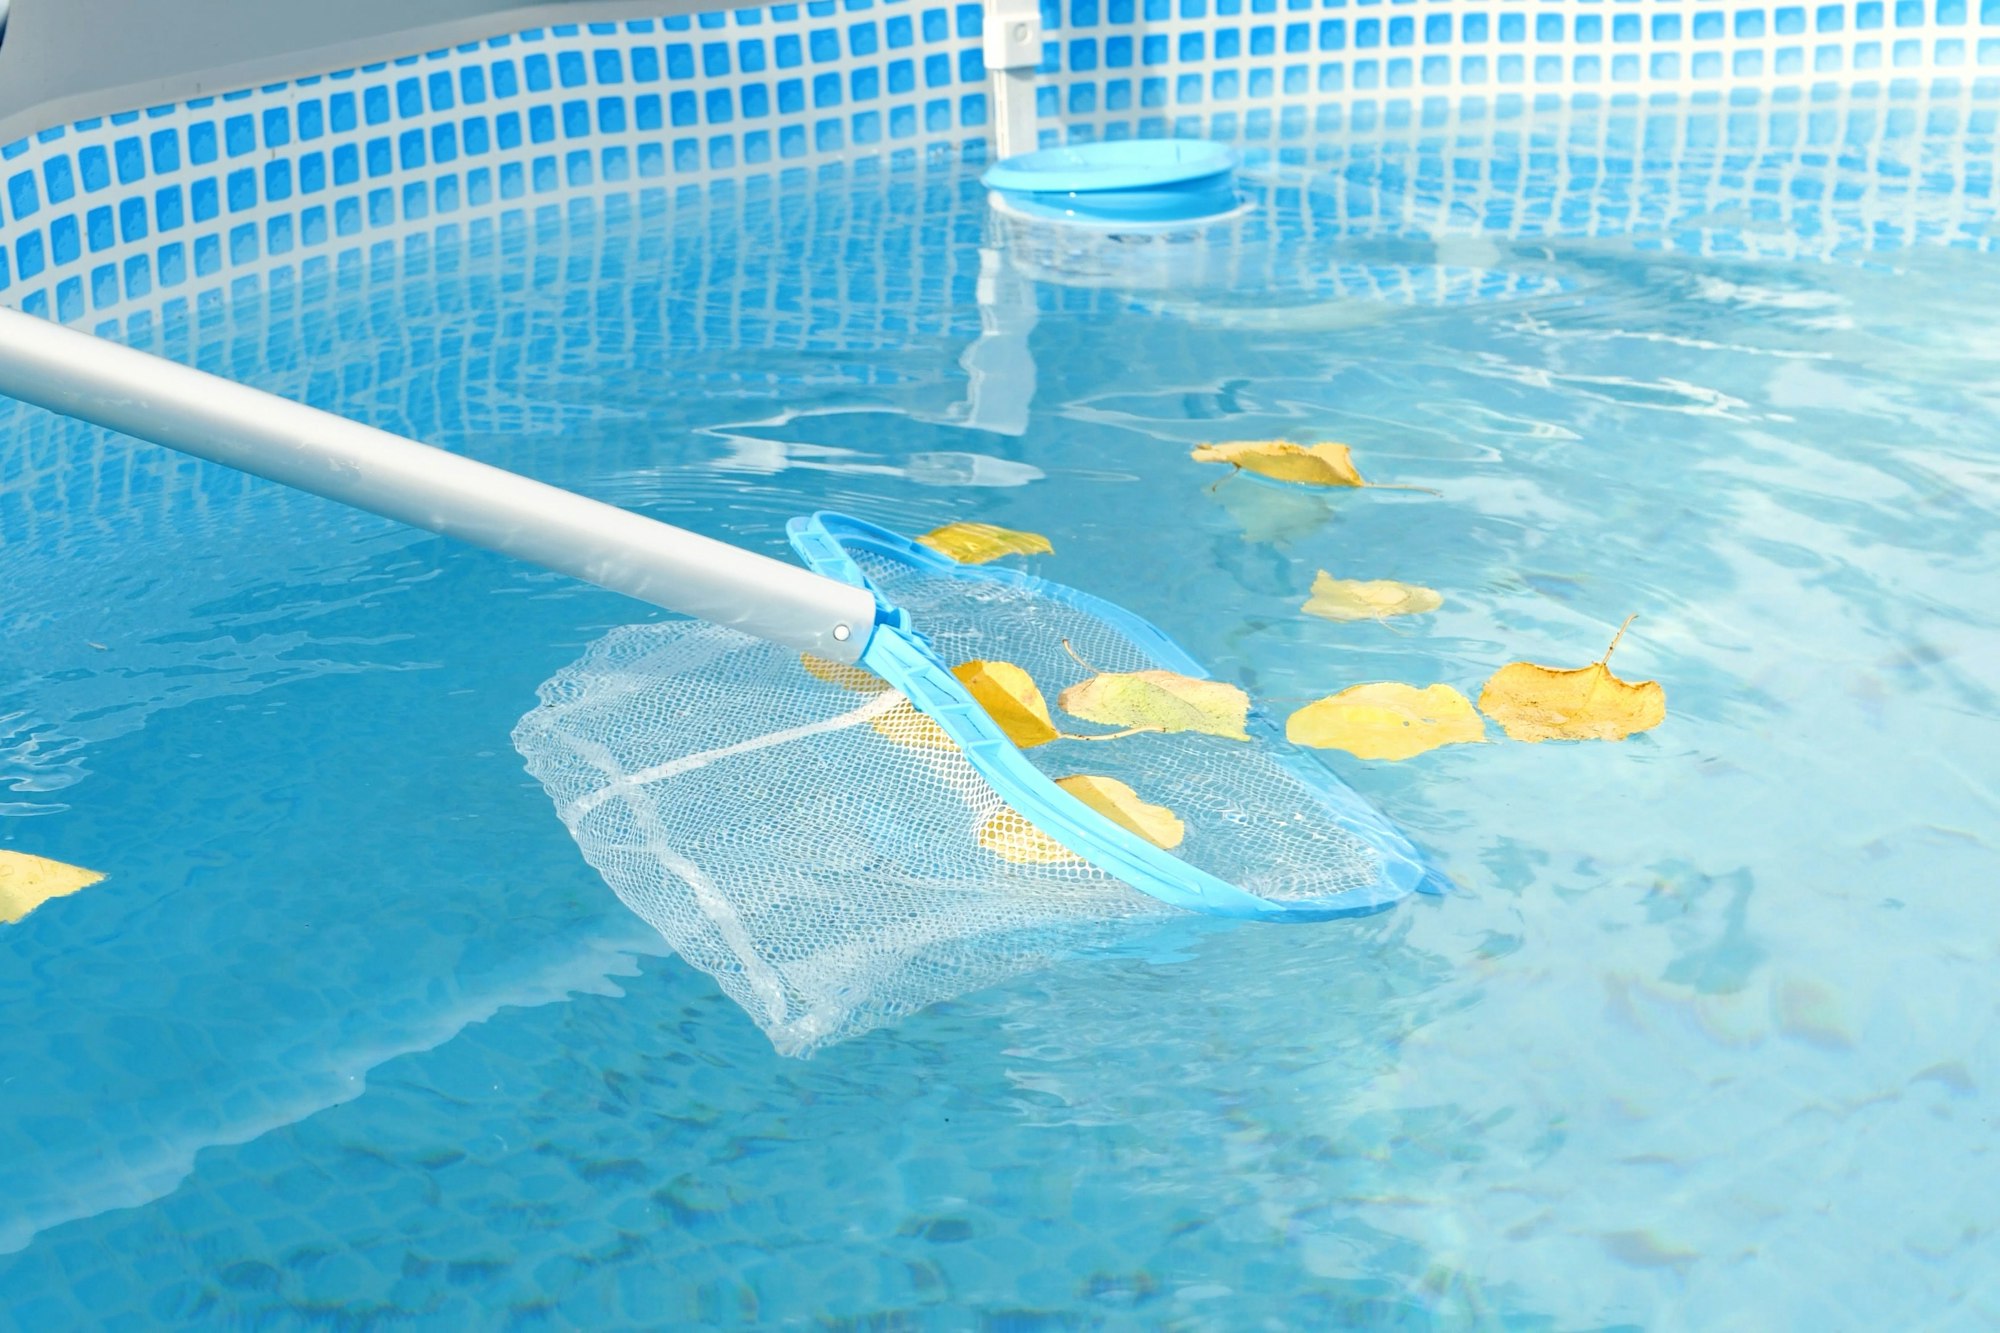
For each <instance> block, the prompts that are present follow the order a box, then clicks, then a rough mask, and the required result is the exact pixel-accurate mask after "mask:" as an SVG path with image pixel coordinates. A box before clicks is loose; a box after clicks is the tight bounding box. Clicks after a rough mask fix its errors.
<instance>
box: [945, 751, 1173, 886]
mask: <svg viewBox="0 0 2000 1333" xmlns="http://www.w3.org/2000/svg"><path fill="white" fill-rule="evenodd" d="M1056 785H1057V786H1058V787H1061V788H1062V789H1063V790H1064V791H1066V792H1068V793H1069V794H1070V795H1072V796H1074V797H1076V798H1077V799H1078V800H1079V801H1082V802H1083V803H1084V804H1085V805H1087V806H1089V807H1090V808H1091V809H1092V810H1095V811H1096V812H1097V813H1098V814H1100V815H1103V816H1104V817H1105V818H1106V819H1108V820H1110V821H1111V822H1112V823H1114V824H1117V825H1119V826H1120V827H1121V828H1124V829H1126V830H1127V831H1128V832H1131V833H1135V834H1137V835H1138V836H1139V837H1142V838H1144V839H1145V840H1146V841H1147V842H1150V843H1152V844H1153V845H1154V846H1155V847H1159V848H1162V849H1164V850H1172V849H1173V848H1175V847H1178V846H1180V843H1181V839H1182V838H1183V837H1185V836H1186V834H1187V826H1186V825H1184V824H1182V823H1181V821H1180V817H1179V816H1177V815H1176V814H1174V812H1173V811H1171V810H1169V809H1167V807H1165V806H1164V805H1152V804H1149V803H1148V802H1146V801H1145V800H1143V799H1141V797H1140V796H1139V793H1137V792H1135V791H1133V790H1132V789H1131V788H1130V787H1128V786H1126V785H1125V784H1124V783H1122V782H1120V781H1118V779H1116V778H1106V777H1097V776H1094V775H1092V774H1088V773H1078V774H1074V775H1072V776H1070V777H1066V778H1057V779H1056ZM979 845H980V846H981V847H984V848H985V849H986V850H987V851H989V852H992V853H993V854H994V855H995V856H997V857H999V858H1000V859H1001V860H1003V861H1011V862H1013V863H1014V864H1015V865H1064V864H1070V863H1077V864H1080V863H1082V861H1083V858H1082V857H1080V856H1078V855H1077V854H1076V853H1075V852H1072V851H1071V850H1070V849H1069V848H1067V847H1065V846H1063V845H1062V844H1061V843H1059V842H1057V841H1056V840H1055V839H1054V838H1051V837H1050V836H1049V835H1048V834H1046V833H1044V832H1042V831H1041V830H1040V829H1038V828H1036V827H1035V826H1034V825H1033V824H1031V823H1029V822H1028V820H1027V819H1026V818H1025V817H1024V816H1023V815H1021V814H1020V813H1019V812H1018V811H1016V810H1014V809H1012V808H1009V807H1002V808H1001V809H1000V810H999V811H997V812H996V813H995V814H994V815H993V816H992V817H991V818H989V819H988V820H987V821H986V822H985V823H984V824H981V825H980V826H979Z"/></svg>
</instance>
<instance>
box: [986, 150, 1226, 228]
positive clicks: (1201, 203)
mask: <svg viewBox="0 0 2000 1333" xmlns="http://www.w3.org/2000/svg"><path fill="white" fill-rule="evenodd" d="M1235 171H1236V154H1235V153H1234V152H1232V151H1231V150H1230V149H1228V148H1225V147H1224V146H1223V145H1221V144H1218V143H1210V142H1208V141H1207V140H1205V139H1126V140H1122V141H1119V142H1115V143H1088V144H1070V145H1068V146H1066V147H1062V148H1044V149H1042V150H1041V151H1039V152H1034V153H1023V154H1021V155H1019V156H1018V157H1010V158H1006V159H1004V160H1003V161H1000V162H996V163H994V164H993V165H992V166H991V167H988V168H987V170H986V174H985V175H984V176H982V177H981V178H980V180H981V182H982V183H983V184H984V185H985V186H986V188H987V189H989V190H995V191H998V192H1000V193H1001V194H1003V195H1005V196H1006V198H1007V200H1008V202H1009V203H1011V204H1013V205H1014V206H1015V207H1016V208H1017V209H1018V210H1020V211H1021V212H1023V213H1027V214H1029V215H1031V216H1039V217H1045V218H1050V219H1055V220H1071V221H1079V222H1092V221H1102V222H1135V221H1157V222H1175V221H1187V220H1190V219H1194V218H1202V217H1213V216H1216V215H1217V214H1221V213H1227V212H1229V211H1231V210H1232V209H1233V208H1234V207H1235V206H1236V194H1235V186H1234V176H1235Z"/></svg>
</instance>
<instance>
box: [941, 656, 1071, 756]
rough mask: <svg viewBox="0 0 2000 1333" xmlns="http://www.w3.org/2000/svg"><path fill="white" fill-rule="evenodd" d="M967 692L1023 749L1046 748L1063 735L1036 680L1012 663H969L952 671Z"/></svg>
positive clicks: (1009, 737)
mask: <svg viewBox="0 0 2000 1333" xmlns="http://www.w3.org/2000/svg"><path fill="white" fill-rule="evenodd" d="M951 674H952V675H954V676H957V677H958V683H959V684H961V685H963V686H965V692H966V693H967V694H970V695H971V696H972V697H973V699H974V700H976V701H977V702H978V704H979V706H980V707H981V708H984V709H985V710H986V713H987V716H989V717H991V718H992V719H993V720H994V721H995V722H997V723H999V724H1000V730H1002V731H1004V732H1006V733H1007V739H1008V740H1010V741H1012V742H1014V744H1016V745H1018V746H1020V747H1021V748H1022V749H1023V750H1032V749H1033V748H1034V747H1036V746H1037V745H1046V744H1048V743H1049V742H1050V741H1052V740H1054V739H1055V738H1056V737H1058V736H1060V735H1061V734H1062V733H1061V732H1059V731H1057V730H1056V724H1055V723H1054V722H1051V721H1050V720H1049V706H1048V703H1047V702H1046V701H1044V700H1043V698H1042V692H1041V690H1040V689H1039V688H1037V687H1036V685H1035V679H1034V677H1033V676H1030V675H1029V674H1028V673H1027V672H1025V671H1023V670H1022V669H1021V668H1020V667H1017V666H1015V665H1014V664H1013V663H1012V662H965V663H962V664H960V665H958V666H955V667H953V668H952V669H951Z"/></svg>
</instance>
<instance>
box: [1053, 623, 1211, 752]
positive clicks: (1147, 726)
mask: <svg viewBox="0 0 2000 1333" xmlns="http://www.w3.org/2000/svg"><path fill="white" fill-rule="evenodd" d="M1063 647H1065V648H1068V647H1069V645H1068V643H1064V644H1063ZM1070 656H1071V657H1076V651H1075V650H1074V649H1071V650H1070ZM1076 660H1077V661H1079V662H1083V659H1082V658H1080V657H1077V659H1076ZM1083 665H1085V666H1086V667H1089V666H1090V663H1088V662H1083ZM1090 669H1091V670H1093V671H1096V670H1097V668H1095V667H1090ZM1056 702H1057V703H1058V704H1059V705H1061V707H1062V710H1063V711H1064V712H1066V713H1070V714H1072V715H1074V716H1076V717H1080V718H1082V719H1083V720H1084V721H1086V722H1101V723H1103V724H1104V725H1105V726H1107V727H1125V728H1127V729H1128V730H1130V731H1164V732H1173V731H1199V732H1203V733H1205V734H1207V735H1210V736H1224V737H1227V738H1228V739H1230V740H1233V741H1247V740H1249V739H1250V733H1249V732H1247V731H1245V730H1244V729H1243V728H1244V724H1245V723H1246V722H1248V720H1249V717H1250V696H1249V695H1247V694H1245V693H1244V692H1243V691H1241V690H1239V689H1237V688H1236V687H1235V686H1234V685H1230V684H1227V683H1226V682H1223V681H1219V680H1196V679H1195V678H1194V677H1192V676H1183V675H1179V674H1177V673H1175V672H1172V671H1098V672H1097V674H1096V675H1094V676H1092V677H1091V678H1090V679H1089V680H1084V681H1079V682H1077V683H1076V684H1074V685H1072V686H1070V687H1069V688H1068V689H1066V690H1064V691H1063V692H1062V693H1061V694H1060V695H1059V696H1057V698H1056ZM1093 739H1110V738H1108V737H1104V738H1093Z"/></svg>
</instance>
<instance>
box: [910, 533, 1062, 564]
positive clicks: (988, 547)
mask: <svg viewBox="0 0 2000 1333" xmlns="http://www.w3.org/2000/svg"><path fill="white" fill-rule="evenodd" d="M917 542H918V543H919V544H920V545H923V546H928V547H930V548H931V549H932V550H933V551H941V552H943V553H944V554H945V555H948V556H950V557H951V558H952V559H954V560H956V561H958V562H959V563H960V564H961V565H983V564H985V563H986V562H987V561H989V560H998V559H999V558H1000V557H1001V556H1003V555H1053V554H1054V553H1055V549H1056V548H1055V547H1054V546H1051V545H1050V544H1049V539H1048V538H1047V537H1044V536H1043V535H1042V534H1041V533H1039V532H1016V531H1015V530H1014V529H1012V528H1003V527H998V526H996V525H995V524H992V523H947V524H945V525H944V526H943V527H941V528H933V529H931V530H930V531H929V532H926V533H925V534H924V535H923V536H921V537H919V538H917Z"/></svg>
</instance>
